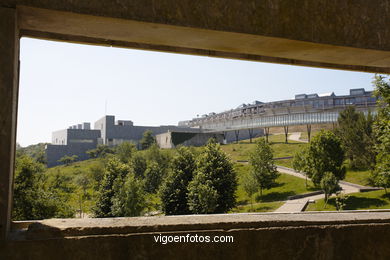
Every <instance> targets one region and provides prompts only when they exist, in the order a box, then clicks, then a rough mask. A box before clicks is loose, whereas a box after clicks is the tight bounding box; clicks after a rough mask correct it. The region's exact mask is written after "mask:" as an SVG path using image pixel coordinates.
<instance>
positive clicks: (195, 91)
mask: <svg viewBox="0 0 390 260" xmlns="http://www.w3.org/2000/svg"><path fill="white" fill-rule="evenodd" d="M20 60H21V71H20V90H19V111H18V135H17V141H18V142H19V143H20V144H21V145H22V146H26V145H30V144H35V143H39V142H50V140H51V132H52V131H55V130H59V129H65V128H67V127H68V126H69V125H74V124H77V123H81V122H91V123H92V125H93V123H94V122H95V121H96V120H97V119H99V118H101V117H103V116H104V114H105V111H106V109H105V107H106V105H105V104H106V103H107V114H111V115H116V119H123V120H132V121H133V122H134V124H135V125H167V124H177V122H178V121H180V120H186V119H191V118H193V117H196V115H197V114H199V115H201V114H205V113H210V112H220V111H224V110H227V109H230V108H234V107H237V106H238V105H240V104H242V103H250V102H252V101H254V100H259V101H263V102H267V101H275V100H282V99H292V98H294V95H295V94H299V93H325V92H331V91H334V92H335V94H336V95H343V94H348V92H349V89H350V88H365V89H366V90H371V89H372V84H371V81H372V78H373V76H374V74H371V73H360V72H349V71H340V70H328V69H316V68H308V67H298V66H289V65H278V64H270V63H260V62H250V61H240V60H229V59H219V58H209V57H200V56H191V55H180V54H170V53H162V52H150V51H140V50H132V49H122V48H111V47H99V46H90V45H79V44H69V43H62V42H52V41H43V40H36V39H29V38H23V39H22V41H21V53H20Z"/></svg>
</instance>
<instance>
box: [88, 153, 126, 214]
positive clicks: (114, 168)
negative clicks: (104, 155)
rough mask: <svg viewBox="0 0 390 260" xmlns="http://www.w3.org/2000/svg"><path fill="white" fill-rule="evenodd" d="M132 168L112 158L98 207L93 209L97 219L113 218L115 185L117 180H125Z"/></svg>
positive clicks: (101, 186)
mask: <svg viewBox="0 0 390 260" xmlns="http://www.w3.org/2000/svg"><path fill="white" fill-rule="evenodd" d="M130 171H131V168H130V167H129V166H128V165H127V164H124V163H122V162H121V161H120V160H119V159H117V158H115V157H113V158H110V159H109V161H108V163H107V165H106V168H105V172H104V176H103V180H102V182H101V184H100V188H99V192H98V196H97V201H96V206H95V207H94V208H93V211H94V215H95V217H98V218H102V217H112V216H113V214H112V211H111V207H112V205H113V197H114V195H115V190H114V183H115V180H116V179H117V178H120V179H122V178H124V177H125V176H126V175H127V174H128V173H129V172H130Z"/></svg>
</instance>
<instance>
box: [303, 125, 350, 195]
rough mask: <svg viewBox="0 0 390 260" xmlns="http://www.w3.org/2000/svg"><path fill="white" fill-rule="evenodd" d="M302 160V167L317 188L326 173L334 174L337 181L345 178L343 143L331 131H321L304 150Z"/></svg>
mask: <svg viewBox="0 0 390 260" xmlns="http://www.w3.org/2000/svg"><path fill="white" fill-rule="evenodd" d="M302 158H304V161H302V162H301V163H302V166H301V167H302V169H304V170H305V173H306V174H307V176H308V177H309V178H311V180H312V181H313V183H314V185H315V186H316V187H319V186H320V183H321V180H322V178H323V177H324V174H325V172H331V173H333V175H334V176H335V177H336V179H337V180H342V179H344V177H345V167H344V166H343V161H344V151H343V149H342V147H341V141H340V139H339V138H338V137H337V136H336V135H335V134H334V133H332V132H330V131H325V130H321V131H320V132H319V133H318V134H317V135H316V136H315V137H314V138H313V139H312V141H311V142H310V144H309V146H308V147H306V148H305V149H304V151H303V155H302Z"/></svg>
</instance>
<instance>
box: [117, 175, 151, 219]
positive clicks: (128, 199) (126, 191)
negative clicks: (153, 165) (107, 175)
mask: <svg viewBox="0 0 390 260" xmlns="http://www.w3.org/2000/svg"><path fill="white" fill-rule="evenodd" d="M114 190H115V194H114V196H113V198H112V207H111V211H112V215H113V216H115V217H135V216H141V215H142V213H143V211H144V210H145V208H146V199H145V192H144V185H143V182H142V180H139V179H137V178H136V177H135V175H134V173H133V172H130V173H129V174H127V175H126V176H124V177H123V178H122V177H118V178H117V180H116V181H115V185H114Z"/></svg>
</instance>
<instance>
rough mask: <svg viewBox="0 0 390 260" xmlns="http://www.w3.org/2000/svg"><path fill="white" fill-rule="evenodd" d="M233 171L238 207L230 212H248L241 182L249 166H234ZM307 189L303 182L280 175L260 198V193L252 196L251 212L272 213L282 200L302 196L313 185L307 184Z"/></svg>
mask: <svg viewBox="0 0 390 260" xmlns="http://www.w3.org/2000/svg"><path fill="white" fill-rule="evenodd" d="M234 169H235V170H236V172H237V175H238V183H239V185H238V189H237V193H236V195H237V203H238V207H237V208H235V209H233V210H232V212H249V211H252V210H251V205H250V202H251V199H250V197H249V196H248V195H247V194H246V193H245V191H244V188H243V186H242V185H241V181H242V179H243V177H244V176H245V174H248V172H249V171H250V166H249V165H248V164H239V163H236V164H235V165H234ZM308 185H309V187H308V189H306V186H305V180H304V179H301V178H298V177H294V176H291V175H288V174H280V176H279V177H278V178H277V180H276V185H275V187H273V188H271V189H269V190H264V191H263V196H260V192H257V193H256V194H255V195H254V196H253V211H255V212H261V211H272V210H275V209H276V208H278V207H280V206H281V205H282V204H283V202H281V201H284V200H287V197H288V196H292V195H297V194H303V193H307V192H311V191H314V190H315V189H314V188H313V184H312V183H311V182H310V181H309V182H308Z"/></svg>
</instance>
